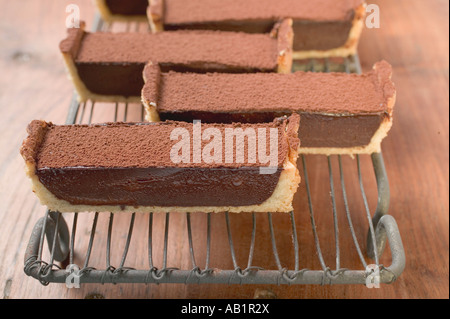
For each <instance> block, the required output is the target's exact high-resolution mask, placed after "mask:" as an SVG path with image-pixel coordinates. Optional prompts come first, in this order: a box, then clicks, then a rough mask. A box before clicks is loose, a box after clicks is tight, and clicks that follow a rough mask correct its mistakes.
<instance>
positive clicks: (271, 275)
mask: <svg viewBox="0 0 450 319" xmlns="http://www.w3.org/2000/svg"><path fill="white" fill-rule="evenodd" d="M111 27H112V26H111V25H106V24H104V23H103V22H102V20H101V19H100V18H99V17H96V20H95V24H94V30H104V31H108V30H110V29H111ZM139 28H141V26H140V25H139V24H136V26H135V27H134V29H135V30H136V31H138V30H139ZM132 29H133V26H132V25H131V24H127V25H126V30H128V31H129V30H132ZM295 69H296V70H309V71H318V72H330V71H342V72H348V73H361V66H360V62H359V58H358V56H357V55H356V56H352V57H349V58H346V59H344V60H343V61H339V62H336V61H332V60H329V59H323V60H320V61H318V60H310V61H307V62H306V63H303V64H299V63H297V64H296V65H295ZM95 106H96V102H95V101H88V102H86V103H78V102H77V99H76V95H74V97H73V100H72V102H71V105H70V107H69V112H68V116H67V120H66V123H67V124H76V123H78V124H82V123H87V124H90V123H91V122H92V119H93V114H94V109H95ZM130 108H133V111H134V112H135V113H136V108H138V110H137V112H140V118H141V120H142V121H143V120H144V109H143V107H142V106H141V105H129V104H127V103H116V104H115V105H111V106H110V109H113V110H114V118H113V120H114V121H118V120H119V121H125V122H126V121H127V120H128V114H129V110H130ZM139 108H140V109H139ZM120 110H123V112H120ZM120 114H123V117H121V116H120ZM307 157H308V156H305V155H301V156H300V159H299V169H301V170H302V176H303V180H302V184H303V185H302V187H304V188H305V189H306V193H307V196H306V198H307V202H308V210H309V219H310V224H311V232H312V234H313V240H310V241H309V243H310V245H313V246H314V248H315V255H316V256H317V259H318V265H319V267H318V268H317V269H307V268H301V258H300V255H301V253H300V252H301V251H302V249H303V250H305V247H304V246H301V245H300V240H299V233H300V232H299V230H298V223H297V222H296V218H298V217H299V216H298V214H297V213H295V212H290V213H289V214H288V219H289V225H290V226H289V228H290V233H289V234H283V235H284V236H288V237H290V242H291V244H292V250H293V252H290V254H289V256H293V262H283V261H282V260H281V257H280V256H281V255H282V254H280V245H277V240H280V234H278V236H277V226H278V225H277V221H278V219H277V218H275V217H276V216H275V215H274V214H272V213H267V214H266V215H265V217H264V218H265V219H266V220H265V221H264V223H263V226H259V227H257V225H259V224H258V223H257V220H258V221H259V220H260V219H261V218H263V217H261V214H255V213H253V214H251V222H250V225H246V228H245V229H242V227H241V228H239V232H245V233H247V234H249V235H248V236H247V238H249V239H250V245H249V247H246V248H248V253H247V263H246V266H245V267H241V266H240V263H239V261H238V259H239V256H241V255H242V252H241V250H242V249H241V248H240V246H241V245H240V243H237V241H236V240H235V239H234V238H235V236H233V231H232V230H233V227H232V222H231V221H230V220H231V216H230V214H228V213H226V212H225V213H223V217H224V220H225V222H224V225H225V228H226V229H225V230H224V233H226V236H225V238H226V241H227V245H228V249H229V253H230V256H231V261H230V262H229V264H230V265H231V267H229V268H223V267H222V268H220V267H217V266H216V265H213V264H212V255H213V251H212V249H213V248H212V246H213V245H212V241H213V240H214V237H215V231H214V230H212V228H213V227H214V224H215V223H214V222H213V221H212V220H213V219H217V218H218V217H217V214H216V215H214V216H213V215H212V214H211V213H207V214H202V215H203V216H205V217H204V218H205V219H206V221H205V227H203V228H201V229H199V227H195V225H193V222H192V218H193V217H194V216H195V213H186V214H183V215H182V217H180V214H177V216H176V217H177V218H178V219H179V218H182V219H184V223H183V224H182V225H183V226H182V227H186V229H185V231H184V232H183V234H185V238H184V240H182V243H181V245H184V246H186V247H185V248H187V249H188V251H189V253H188V255H189V263H190V267H187V268H185V269H180V268H179V267H173V266H171V264H170V261H169V255H170V254H169V253H170V252H171V249H172V248H171V247H170V243H169V238H170V237H171V234H173V233H179V232H180V231H181V230H180V225H178V224H176V225H172V224H171V219H172V220H173V219H174V218H173V213H172V214H171V213H166V214H165V216H163V218H162V219H164V222H163V223H162V224H161V226H159V224H160V223H158V225H156V221H155V220H156V218H159V219H161V216H160V215H158V216H156V215H155V214H154V213H152V212H149V213H148V214H145V216H143V217H142V216H139V225H136V218H137V215H136V213H133V212H130V213H120V214H121V216H120V217H121V220H122V222H123V219H124V218H125V216H126V218H127V219H128V222H127V223H128V227H127V230H126V236H122V237H123V241H122V243H121V245H120V247H121V257H120V261H118V262H117V264H116V266H113V263H112V253H113V252H117V249H118V248H117V245H114V244H113V240H112V238H113V235H116V233H115V229H116V228H117V226H115V225H116V224H117V222H116V224H115V219H117V217H116V214H113V213H100V212H95V213H94V214H93V218H92V220H91V224H90V227H89V231H88V232H87V234H88V237H89V238H88V239H87V246H86V247H85V249H83V251H82V253H81V254H80V252H77V253H76V251H77V247H76V238H78V237H82V236H84V233H83V232H82V233H81V234H79V232H77V230H78V227H79V224H80V219H85V218H87V217H86V215H87V214H86V213H72V214H64V215H63V214H61V213H59V212H52V211H48V210H47V212H46V213H45V216H43V217H41V218H40V219H39V220H38V221H37V223H36V224H35V226H34V228H33V231H32V233H31V236H30V240H29V242H28V246H27V249H26V253H25V260H24V261H25V267H24V270H25V273H26V274H27V275H29V276H31V277H33V278H35V279H37V280H39V281H40V282H41V283H42V284H43V285H48V284H49V283H66V284H67V283H68V282H69V283H71V282H72V279H75V278H76V280H77V281H78V283H79V284H85V283H102V284H105V283H113V284H116V283H147V284H148V283H185V284H188V283H196V284H199V283H201V284H207V283H216V284H278V285H281V284H289V285H296V284H319V285H325V284H367V283H368V282H369V283H370V282H372V283H373V281H377V282H380V283H392V282H394V281H395V280H396V279H397V278H398V277H399V276H400V275H401V273H402V272H403V270H404V267H405V253H404V249H403V244H402V241H401V236H400V233H399V229H398V226H397V223H396V221H395V219H394V218H393V217H392V216H390V215H388V209H389V202H390V192H389V182H388V178H387V174H386V169H385V165H384V161H383V156H382V154H381V153H375V154H372V155H371V156H370V157H371V163H372V166H373V170H374V173H375V180H376V187H377V191H378V196H377V197H378V201H377V207H376V210H375V213H374V214H373V216H372V214H371V210H370V208H369V202H368V199H367V194H366V191H365V187H364V182H363V173H362V171H363V170H362V168H361V167H362V165H363V164H362V162H363V161H362V160H361V158H360V156H359V155H356V172H357V173H356V174H357V180H358V184H359V191H360V195H358V196H361V199H362V202H363V203H364V210H363V212H362V214H363V215H364V219H366V220H367V225H368V227H367V229H366V230H365V232H366V233H367V240H366V243H365V247H366V252H365V253H366V254H365V253H364V252H363V245H361V243H360V240H358V233H359V232H361V230H360V229H357V228H356V227H355V226H354V215H352V214H351V206H352V205H351V204H350V203H351V201H352V200H354V197H355V196H356V195H355V194H350V195H351V196H349V194H348V192H347V186H346V182H345V178H344V176H345V174H344V166H345V165H344V164H343V159H342V157H341V156H339V155H338V156H328V157H326V161H327V168H326V170H327V171H328V182H327V183H328V184H329V190H330V199H331V211H332V217H331V218H332V219H333V222H332V224H333V229H332V232H333V233H334V240H332V241H327V242H326V243H325V244H326V245H324V243H323V242H321V241H320V238H319V232H318V226H317V220H318V218H317V212H316V211H315V209H314V208H315V205H316V204H317V203H314V200H313V197H314V196H313V193H312V186H311V184H310V178H309V176H308V175H309V174H308V165H307V162H308V160H307ZM322 157H324V156H322ZM361 157H362V156H361ZM333 163H334V165H333ZM336 163H337V166H338V173H337V174H336V172H335V169H333V167H336ZM335 175H336V176H339V183H338V184H339V188H340V189H341V192H340V193H341V195H342V197H341V198H340V200H341V201H342V202H343V203H344V210H343V212H342V210H338V208H337V207H338V205H337V204H336V201H337V198H338V192H337V191H336V185H335V178H334V176H335ZM322 182H323V181H322ZM319 213H320V215H321V214H322V213H323V212H322V211H319ZM339 213H343V214H344V215H345V219H346V221H347V226H348V230H347V232H349V233H350V235H351V239H352V245H353V247H354V249H355V254H356V255H357V259H359V261H360V265H361V268H358V269H348V268H345V267H343V265H342V264H343V262H342V260H341V255H342V250H341V249H342V244H341V240H340V238H341V233H342V223H341V224H340V223H339V218H338V215H339ZM104 214H108V220H107V231H106V232H104V231H99V230H98V227H99V216H104ZM66 220H71V225H70V223H69V225H68V223H67V221H66ZM100 223H101V222H100ZM260 224H261V223H260ZM162 225H163V226H162ZM247 226H248V227H247ZM115 227H116V228H115ZM137 227H138V228H139V229H140V230H139V231H138V233H139V234H138V235H135V236H134V237H139V238H137V240H139V241H140V242H143V241H145V243H142V246H145V247H146V258H144V259H146V263H147V265H146V267H142V268H135V267H129V266H127V257H128V256H129V254H130V247H131V246H132V245H131V243H132V238H133V234H135V233H136V230H135V229H136V228H137ZM261 227H267V229H265V231H266V233H268V237H269V238H270V241H269V242H270V243H269V242H267V245H268V246H269V247H267V246H263V248H261V246H260V245H257V240H256V237H257V236H256V234H257V231H260V229H261ZM161 228H163V230H162V229H161ZM142 229H144V231H142ZM156 231H158V232H160V233H161V234H163V239H162V241H160V240H158V238H156V236H155V232H156ZM142 233H144V234H145V235H142ZM198 233H201V234H203V237H204V238H205V245H203V246H204V247H203V248H204V250H202V251H199V250H198V249H195V248H194V246H195V245H194V239H193V238H194V237H198V236H197V234H198ZM98 237H103V239H102V240H100V239H98ZM122 237H121V238H122ZM96 238H97V241H100V242H102V243H104V244H105V245H104V246H102V248H101V249H102V250H103V252H104V259H105V265H104V267H103V268H101V269H98V267H94V266H93V265H91V264H90V261H91V259H92V258H91V257H92V256H93V247H94V241H95V239H96ZM222 239H224V238H221V239H220V240H222ZM45 242H47V246H48V251H46V250H45V248H44V246H45ZM282 242H283V243H284V241H282ZM386 243H389V247H390V254H391V265H390V266H388V267H385V266H383V265H382V264H381V263H380V258H381V256H382V255H383V252H384V249H385V246H386ZM333 246H334V248H333V249H331V248H330V247H333ZM324 247H325V248H324ZM282 248H283V250H284V249H285V247H282ZM131 249H132V248H131ZM157 249H158V250H157ZM258 249H263V250H271V255H272V256H273V259H272V260H271V262H270V263H268V264H270V265H273V267H271V268H267V267H261V266H260V265H259V264H257V263H256V262H255V259H256V257H255V255H256V253H258ZM330 249H331V250H332V251H333V255H334V257H335V260H334V267H332V266H331V265H330V263H327V262H326V259H327V258H325V254H326V253H325V252H328V251H330ZM345 249H352V248H351V247H347V246H346V247H345ZM78 251H79V250H78ZM238 251H239V253H238ZM45 252H47V255H48V256H47V259H46V260H44V259H45V258H44V257H43V256H44V253H45ZM76 255H84V261H83V263H82V266H81V267H78V266H76V267H77V268H76V269H74V268H72V267H71V266H74V265H75V259H76V257H77V256H76ZM156 255H159V256H161V255H162V258H161V260H160V261H159V264H161V265H160V267H157V266H156V264H157V262H156V257H155V256H156ZM198 255H201V256H202V258H201V259H203V261H204V263H202V265H200V263H199V262H198V260H199V258H198ZM365 255H367V256H365ZM283 256H284V254H283ZM367 257H368V258H369V259H370V260H371V262H368V261H367ZM286 265H289V267H287V266H286ZM64 266H69V267H67V268H65V267H64ZM201 266H203V267H201ZM373 266H375V267H373ZM375 271H377V273H376V274H377V277H374V276H373V275H374V272H375Z"/></svg>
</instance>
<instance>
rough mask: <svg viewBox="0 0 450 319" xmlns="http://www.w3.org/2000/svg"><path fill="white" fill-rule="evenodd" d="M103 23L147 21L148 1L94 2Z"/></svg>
mask: <svg viewBox="0 0 450 319" xmlns="http://www.w3.org/2000/svg"><path fill="white" fill-rule="evenodd" d="M94 3H95V5H96V6H97V9H98V12H99V13H100V16H101V17H102V19H103V20H104V21H105V22H108V23H111V22H115V21H121V22H128V21H137V22H144V21H147V16H146V12H147V7H148V0H94Z"/></svg>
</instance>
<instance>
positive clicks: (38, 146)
mask: <svg viewBox="0 0 450 319" xmlns="http://www.w3.org/2000/svg"><path fill="white" fill-rule="evenodd" d="M197 125H198V124H197ZM298 126H299V117H298V115H294V116H293V117H292V118H289V119H286V118H283V119H277V120H275V121H274V122H272V123H270V124H254V125H252V124H246V125H241V124H228V125H225V124H202V128H201V130H202V131H201V132H204V131H205V130H206V129H208V128H214V129H217V131H218V132H220V133H222V134H224V136H225V135H226V131H225V130H226V129H230V128H242V129H244V130H245V129H248V128H252V129H254V130H256V131H257V130H258V129H261V128H265V129H267V136H266V137H267V138H266V139H265V142H266V143H267V150H268V149H269V147H270V146H271V145H272V144H273V143H277V144H275V149H278V160H277V161H276V162H277V163H276V167H277V168H276V169H275V171H274V172H273V174H261V173H260V171H259V168H260V167H261V166H266V165H268V164H262V163H260V162H259V160H257V161H256V162H255V163H252V161H250V160H249V159H248V157H247V155H246V156H245V160H244V163H237V162H238V161H237V160H236V157H233V159H234V160H233V163H225V162H223V163H205V161H200V162H195V159H194V157H193V156H194V155H193V154H194V152H195V151H194V146H193V144H191V145H190V147H191V163H184V162H182V163H174V161H173V159H172V157H171V149H172V147H173V146H174V145H175V144H176V143H178V142H179V140H180V137H178V138H175V139H173V140H171V134H172V133H173V131H174V130H175V129H185V131H186V132H189V135H190V141H191V143H195V142H194V134H195V133H194V131H193V124H192V123H177V122H161V123H106V124H97V125H62V126H58V125H53V124H51V123H46V122H43V121H33V122H32V123H31V124H30V125H29V127H28V133H29V136H28V138H27V139H26V140H25V141H24V143H23V146H22V150H21V154H22V156H23V157H24V159H25V161H26V163H27V165H29V166H31V167H34V172H33V175H35V176H37V178H38V179H39V181H40V183H41V184H42V185H44V187H45V188H46V189H47V190H48V191H50V192H51V193H52V194H53V195H54V196H55V197H56V198H58V199H60V200H64V201H67V202H69V203H70V204H72V205H94V206H101V205H110V206H111V205H116V206H117V205H119V206H121V207H122V206H123V207H142V206H145V207H154V206H164V207H178V206H183V207H198V206H207V207H209V206H248V205H258V204H261V203H263V202H264V201H266V200H267V199H268V198H269V197H270V196H271V195H272V193H273V192H274V189H275V187H276V186H277V184H278V181H279V178H280V174H281V172H282V171H283V167H284V165H285V163H286V162H288V161H289V160H290V156H292V154H291V151H290V150H295V151H296V150H297V148H298V145H299V140H298V138H297V129H298ZM270 129H275V130H276V134H275V135H270V133H269V131H270ZM274 136H276V137H277V140H274ZM258 141H259V140H258ZM200 143H201V145H202V149H203V147H204V146H205V145H206V144H208V141H205V140H203V141H202V140H200ZM235 143H236V144H238V142H237V138H236V142H235ZM240 143H244V145H241V146H244V147H245V149H247V147H248V140H247V139H244V140H242V141H241V142H240ZM223 147H225V144H223ZM226 151H228V150H226V149H225V148H223V156H224V159H225V154H226ZM232 151H233V150H232ZM267 152H269V151H267ZM234 156H236V154H234ZM257 158H259V157H257Z"/></svg>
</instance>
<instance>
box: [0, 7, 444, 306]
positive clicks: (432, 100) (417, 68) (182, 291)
mask: <svg viewBox="0 0 450 319" xmlns="http://www.w3.org/2000/svg"><path fill="white" fill-rule="evenodd" d="M75 2H76V3H77V4H79V5H80V8H81V15H82V19H84V20H86V21H87V22H88V27H89V28H90V27H91V23H90V22H91V21H92V19H93V16H94V12H95V11H94V8H93V6H92V2H91V1H89V0H80V1H75ZM69 3H74V1H66V0H64V1H63V0H61V1H52V0H41V1H32V0H22V1H7V0H0V6H1V8H2V10H1V11H0V70H1V72H0V110H1V111H0V112H1V114H2V116H1V117H0V149H1V150H2V152H0V297H3V298H84V297H86V296H87V295H90V294H92V293H98V294H101V295H103V296H105V297H106V298H110V297H119V298H229V299H234V298H253V296H254V293H255V291H256V290H257V289H263V290H264V289H265V290H270V291H271V292H273V293H274V294H275V295H277V297H278V298H448V297H449V286H448V282H449V276H448V274H449V268H448V267H449V266H448V265H449V229H448V228H449V226H448V225H449V197H448V191H449V165H448V164H449V158H448V154H449V121H448V117H449V90H448V87H449V74H448V56H449V42H448V37H449V34H448V22H449V21H448V17H449V4H448V1H445V0H433V1H423V0H397V1H389V0H378V1H374V3H377V4H379V6H380V9H381V28H380V29H366V30H364V32H363V35H362V40H361V44H360V49H359V52H360V58H361V62H362V65H363V69H365V70H368V69H370V68H371V66H372V65H373V63H375V62H376V61H379V60H381V59H385V60H387V61H388V62H390V63H391V64H392V65H393V68H394V76H393V80H394V82H395V84H396V87H397V90H398V97H397V104H396V109H395V122H394V127H393V129H392V131H391V133H390V135H389V137H388V138H387V139H386V140H385V142H384V143H383V153H384V159H385V162H386V169H387V173H388V176H389V180H390V187H391V206H390V214H391V215H393V216H394V217H395V218H396V220H397V223H398V225H399V228H400V232H401V235H402V239H403V243H404V246H405V251H406V258H407V265H406V269H405V272H404V273H403V274H402V276H401V277H400V278H399V279H398V281H397V282H395V283H394V284H392V285H385V286H382V288H381V289H376V290H375V289H371V290H369V289H367V288H365V287H362V286H276V285H258V286H251V285H243V286H241V285H197V284H188V285H184V284H177V285H166V284H161V285H114V286H113V285H85V286H83V287H82V288H81V289H72V290H68V289H67V288H66V287H65V286H64V285H56V284H51V285H50V286H48V287H44V286H41V285H40V284H39V283H38V282H37V281H36V280H35V279H32V278H29V277H27V276H26V275H25V274H24V272H23V256H24V250H25V246H26V244H27V241H28V238H29V235H30V234H31V230H32V228H33V226H34V223H35V222H36V221H37V220H38V218H39V217H41V216H43V213H44V208H43V207H41V206H40V205H39V204H38V203H37V200H36V198H35V197H34V195H33V194H32V193H31V192H30V188H29V182H28V180H27V179H26V177H25V174H24V171H23V161H22V159H21V157H20V155H19V148H20V145H21V142H22V140H23V138H24V137H25V134H26V132H25V129H26V126H27V124H28V123H29V122H30V121H31V120H33V119H44V120H46V121H52V122H54V123H58V124H62V123H64V121H65V118H66V115H67V111H68V105H69V102H70V99H71V93H72V85H71V83H70V82H69V80H68V79H67V77H66V73H65V70H64V67H63V63H62V58H61V56H60V54H59V51H58V43H59V41H60V40H61V39H62V38H63V37H64V36H65V28H64V23H65V18H66V13H65V7H66V5H67V4H69ZM118 28H119V29H120V26H119V27H118ZM88 107H89V105H88ZM122 112H123V109H122V108H121V109H120V112H119V118H120V117H122V116H123V113H122ZM113 116H114V111H113V109H112V108H111V105H106V104H99V105H96V106H95V112H94V116H93V121H94V122H102V121H111V120H113ZM139 117H140V107H138V106H130V114H129V117H128V118H127V120H138V119H139ZM307 161H308V166H309V178H310V180H311V191H312V194H313V197H314V201H315V203H316V206H315V207H314V208H315V213H316V223H317V225H318V233H319V237H320V242H321V243H322V244H323V253H324V256H325V259H326V261H327V263H328V264H329V265H330V267H334V266H335V255H334V242H333V240H334V233H333V230H332V225H333V224H332V211H331V206H330V196H329V184H328V171H327V161H326V158H324V157H320V156H318V157H307ZM343 162H344V168H345V174H346V183H347V184H346V186H347V191H348V193H349V197H350V198H352V200H351V203H350V209H351V212H352V216H353V222H354V226H355V229H356V230H357V237H358V239H359V241H360V243H362V248H363V249H364V248H365V236H366V231H367V220H366V219H365V216H364V213H363V210H364V204H363V202H362V199H361V196H360V195H358V194H359V186H358V180H357V178H355V176H356V174H355V170H356V161H355V160H353V159H351V158H347V157H345V158H343ZM299 164H301V163H299ZM362 166H363V173H364V176H365V180H364V186H365V188H366V192H367V194H368V200H369V204H370V207H371V208H373V207H374V206H375V205H376V184H375V180H374V176H373V171H372V168H371V165H370V158H368V157H363V158H362ZM333 168H334V172H335V175H334V181H335V187H336V192H337V193H339V194H340V192H341V189H340V186H339V176H338V172H339V170H338V167H337V162H336V161H333ZM302 177H304V176H302ZM357 195H358V196H357ZM337 206H338V213H339V225H340V228H341V235H340V240H341V259H342V266H343V267H347V268H354V269H361V267H362V266H361V264H360V262H359V259H358V256H357V254H356V250H355V249H354V248H353V246H352V245H353V244H352V241H351V239H350V234H349V230H348V227H347V226H346V223H347V221H346V218H345V216H344V211H343V203H342V196H338V197H337ZM295 212H296V225H297V230H298V232H299V242H300V247H301V250H300V260H301V263H300V266H301V268H310V269H319V268H320V264H319V261H318V258H317V255H316V251H315V248H314V241H313V237H312V232H311V226H310V221H309V213H308V205H307V199H306V192H305V189H304V184H302V187H301V189H300V191H299V193H298V194H297V196H296V197H295ZM108 218H109V215H100V217H99V224H98V227H97V233H96V241H95V242H94V247H93V254H92V258H91V263H92V264H94V265H96V266H97V267H98V268H101V267H104V266H105V260H106V258H105V256H106V255H105V246H106V242H105V239H106V236H104V234H105V233H106V231H107V226H108ZM147 218H148V216H147V215H145V214H138V215H137V216H136V224H135V231H134V232H133V238H132V241H131V246H130V254H129V256H128V258H127V264H126V266H132V267H138V268H144V267H148V263H147V260H146V258H147V257H146V256H147V254H146V249H147V246H146V241H145V240H144V239H145V238H146V236H147V233H146V232H147V230H146V223H147V222H148V219H147ZM211 219H212V229H211V230H212V234H213V237H212V242H211V249H212V250H211V266H213V267H217V268H228V269H231V268H232V267H233V264H232V263H231V258H230V249H229V245H228V242H227V241H228V239H227V234H226V226H225V218H224V215H223V214H218V215H213V216H212V217H211ZM67 221H68V223H69V225H71V222H72V220H71V217H69V218H68V219H67ZM91 222H92V214H86V215H83V216H82V217H80V224H79V227H78V229H77V244H76V247H77V251H76V252H75V261H76V263H79V264H82V263H83V260H84V255H83V253H84V251H85V249H86V246H87V243H88V239H89V231H90V223H91ZM230 222H231V232H232V234H233V239H234V241H235V242H234V243H235V249H236V252H237V261H238V263H239V265H240V266H241V267H242V268H245V266H246V264H247V254H248V248H249V245H250V239H251V233H250V231H248V230H249V229H251V225H252V219H251V216H250V215H231V216H230ZM128 223H129V215H125V214H124V215H120V214H118V215H116V217H115V220H114V227H115V228H114V229H115V232H114V236H113V242H112V247H113V248H114V254H113V256H112V259H111V262H112V264H113V265H117V264H118V263H119V262H120V258H121V251H122V249H123V246H124V242H125V237H126V231H127V229H128ZM274 224H275V225H276V228H275V233H276V235H277V244H278V250H279V254H280V259H281V262H282V264H283V266H286V267H290V268H292V267H293V250H292V241H291V238H290V235H289V234H290V223H289V216H288V215H276V216H274ZM170 228H171V230H173V231H172V232H171V233H170V237H169V265H168V266H175V267H182V268H190V267H192V265H191V263H190V257H189V249H188V245H187V240H186V238H187V237H186V232H187V231H186V220H185V218H184V217H182V216H181V215H180V216H177V215H174V214H172V215H171V217H170ZM192 228H193V229H194V237H193V243H194V246H195V248H196V252H197V255H196V261H197V263H198V265H199V266H200V267H203V265H204V263H205V254H204V247H205V240H206V232H205V230H206V215H193V216H192ZM257 230H258V231H257V233H256V250H255V251H256V252H255V256H254V264H256V265H264V266H265V267H267V268H269V267H271V268H273V269H275V267H276V264H275V263H274V259H273V256H272V250H271V244H270V234H269V228H268V222H267V215H265V214H264V215H258V216H257ZM163 232H164V216H163V215H157V216H155V220H154V238H155V239H154V245H155V248H154V249H155V264H156V266H158V267H160V266H161V263H162V254H161V247H162V245H163V238H162V236H163ZM143 256H144V257H143ZM381 261H382V263H384V264H386V265H389V263H390V255H389V253H387V254H386V255H385V256H383V258H382V260H381Z"/></svg>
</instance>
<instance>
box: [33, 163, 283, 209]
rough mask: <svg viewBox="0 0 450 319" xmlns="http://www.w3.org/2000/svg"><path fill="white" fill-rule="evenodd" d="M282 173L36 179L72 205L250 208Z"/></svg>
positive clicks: (52, 173)
mask: <svg viewBox="0 0 450 319" xmlns="http://www.w3.org/2000/svg"><path fill="white" fill-rule="evenodd" d="M280 173H281V170H280V169H278V170H277V172H276V173H275V174H271V175H262V174H260V172H259V169H258V168H255V167H253V168H251V167H249V168H171V167H170V168H167V167H166V168H156V167H151V168H88V167H67V168H42V169H38V170H37V171H36V175H37V176H38V177H39V180H40V181H41V183H42V184H44V185H45V187H46V188H47V189H49V190H50V191H51V192H52V193H53V194H54V195H55V196H56V197H57V198H59V199H64V200H66V201H68V202H69V203H71V204H73V205H95V206H101V205H113V206H116V205H121V206H134V207H137V206H162V207H173V206H182V207H194V206H249V205H258V204H261V203H263V202H264V201H265V200H267V199H268V198H269V197H270V196H271V195H272V193H273V191H274V189H275V187H276V185H277V183H278V179H279V176H280Z"/></svg>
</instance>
